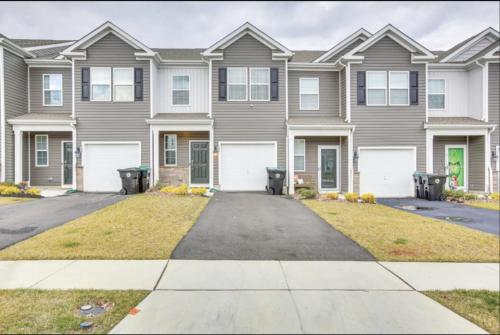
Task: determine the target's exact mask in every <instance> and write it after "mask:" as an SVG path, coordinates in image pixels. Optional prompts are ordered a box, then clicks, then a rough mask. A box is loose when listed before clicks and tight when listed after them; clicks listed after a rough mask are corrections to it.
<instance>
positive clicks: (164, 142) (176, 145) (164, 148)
mask: <svg viewBox="0 0 500 335" xmlns="http://www.w3.org/2000/svg"><path fill="white" fill-rule="evenodd" d="M168 136H173V137H175V149H167V145H166V144H167V137H168ZM177 139H178V138H177V134H172V133H169V134H164V135H163V166H167V167H173V166H177V147H178V142H177ZM167 151H173V152H174V153H175V164H167Z"/></svg>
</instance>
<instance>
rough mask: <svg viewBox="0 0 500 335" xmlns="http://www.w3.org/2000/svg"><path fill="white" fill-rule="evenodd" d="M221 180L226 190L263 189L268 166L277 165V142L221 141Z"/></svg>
mask: <svg viewBox="0 0 500 335" xmlns="http://www.w3.org/2000/svg"><path fill="white" fill-rule="evenodd" d="M220 159H221V162H220V170H221V171H220V180H219V183H220V185H221V189H222V190H224V191H263V190H265V187H266V184H267V172H266V167H276V164H277V161H276V144H275V143H267V142H264V143H237V144H235V143H221V145H220Z"/></svg>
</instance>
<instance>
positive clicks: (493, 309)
mask: <svg viewBox="0 0 500 335" xmlns="http://www.w3.org/2000/svg"><path fill="white" fill-rule="evenodd" d="M424 294H425V295H427V296H429V297H430V298H432V299H434V300H436V301H437V302H439V303H440V304H441V305H443V306H445V307H447V308H449V309H451V310H452V311H454V312H455V313H457V314H459V315H461V316H463V317H464V318H466V319H467V320H469V321H471V322H473V323H475V324H477V325H478V326H479V327H482V328H483V329H485V330H487V331H488V332H490V333H491V334H500V292H493V291H467V290H456V291H428V292H424Z"/></svg>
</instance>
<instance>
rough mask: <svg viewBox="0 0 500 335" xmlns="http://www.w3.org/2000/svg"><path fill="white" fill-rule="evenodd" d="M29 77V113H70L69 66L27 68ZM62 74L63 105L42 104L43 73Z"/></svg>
mask: <svg viewBox="0 0 500 335" xmlns="http://www.w3.org/2000/svg"><path fill="white" fill-rule="evenodd" d="M29 72H30V74H29V77H30V85H29V86H30V87H29V90H30V92H29V94H30V112H31V113H43V112H48V113H71V100H72V99H71V67H69V68H36V67H32V68H30V69H29ZM54 73H55V74H62V76H63V105H62V106H44V105H43V75H44V74H54Z"/></svg>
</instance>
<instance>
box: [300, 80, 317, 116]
mask: <svg viewBox="0 0 500 335" xmlns="http://www.w3.org/2000/svg"><path fill="white" fill-rule="evenodd" d="M299 86H300V87H299V90H300V109H301V110H318V109H319V78H300V79H299Z"/></svg>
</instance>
